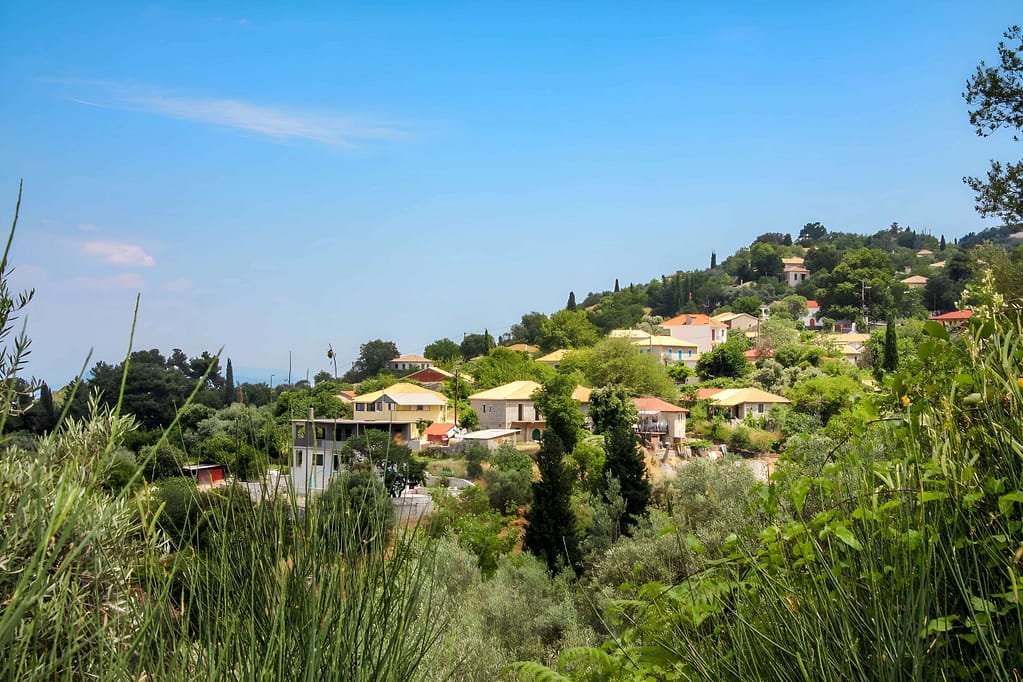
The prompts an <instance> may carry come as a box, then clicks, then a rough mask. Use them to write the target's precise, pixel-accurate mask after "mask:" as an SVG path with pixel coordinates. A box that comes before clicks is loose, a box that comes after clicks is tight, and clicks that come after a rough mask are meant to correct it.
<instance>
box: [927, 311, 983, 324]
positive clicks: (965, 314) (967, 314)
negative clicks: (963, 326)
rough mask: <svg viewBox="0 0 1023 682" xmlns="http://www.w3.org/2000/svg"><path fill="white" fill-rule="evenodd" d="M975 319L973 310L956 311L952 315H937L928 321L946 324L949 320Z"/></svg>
mask: <svg viewBox="0 0 1023 682" xmlns="http://www.w3.org/2000/svg"><path fill="white" fill-rule="evenodd" d="M971 317H973V311H972V310H955V311H953V312H951V313H945V314H944V315H935V316H934V317H930V318H928V319H931V320H934V321H935V322H945V321H948V320H968V319H970V318H971Z"/></svg>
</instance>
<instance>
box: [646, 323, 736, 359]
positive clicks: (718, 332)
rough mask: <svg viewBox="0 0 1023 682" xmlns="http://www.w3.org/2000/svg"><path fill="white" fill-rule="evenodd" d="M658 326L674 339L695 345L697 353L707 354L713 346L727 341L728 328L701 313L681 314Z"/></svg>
mask: <svg viewBox="0 0 1023 682" xmlns="http://www.w3.org/2000/svg"><path fill="white" fill-rule="evenodd" d="M660 326H662V327H664V328H665V329H667V330H668V332H669V333H670V334H671V335H672V336H673V337H675V338H676V339H682V340H683V341H690V342H692V343H695V344H696V350H697V352H698V353H708V352H710V350H711V349H712V348H713V347H714V346H716V345H718V344H719V343H724V342H725V341H727V340H728V326H727V325H726V324H725V323H724V322H718V321H717V320H715V319H714V318H712V317H708V316H706V315H703V314H701V313H694V314H690V313H683V314H681V315H678V316H677V317H673V318H671V319H670V320H666V321H664V322H661V325H660Z"/></svg>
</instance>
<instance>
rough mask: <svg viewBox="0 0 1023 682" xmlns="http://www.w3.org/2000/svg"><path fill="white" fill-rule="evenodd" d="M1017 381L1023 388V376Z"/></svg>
mask: <svg viewBox="0 0 1023 682" xmlns="http://www.w3.org/2000/svg"><path fill="white" fill-rule="evenodd" d="M1016 383H1017V384H1019V385H1020V388H1023V377H1020V378H1019V379H1016Z"/></svg>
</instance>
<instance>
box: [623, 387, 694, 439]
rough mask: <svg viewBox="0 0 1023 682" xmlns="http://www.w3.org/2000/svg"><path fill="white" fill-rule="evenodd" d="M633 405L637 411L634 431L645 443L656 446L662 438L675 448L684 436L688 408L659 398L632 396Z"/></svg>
mask: <svg viewBox="0 0 1023 682" xmlns="http://www.w3.org/2000/svg"><path fill="white" fill-rule="evenodd" d="M632 403H633V405H635V406H636V411H637V412H638V413H639V420H638V421H637V422H636V431H637V432H638V433H639V435H640V436H641V437H642V438H643V441H644V442H645V443H649V444H650V445H652V446H657V445H658V444H660V443H661V442H662V441H663V440H664V439H667V444H669V445H671V446H672V447H675V449H677V446H678V444H679V443H680V442H681V441H682V439H683V438H685V437H686V415H687V414H689V410H687V409H685V408H684V407H679V406H678V405H672V404H671V403H669V402H667V401H665V400H661V399H660V398H651V397H645V398H633V399H632Z"/></svg>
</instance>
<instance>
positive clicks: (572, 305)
mask: <svg viewBox="0 0 1023 682" xmlns="http://www.w3.org/2000/svg"><path fill="white" fill-rule="evenodd" d="M565 310H571V311H572V312H575V292H574V291H570V292H568V304H567V305H565Z"/></svg>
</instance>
